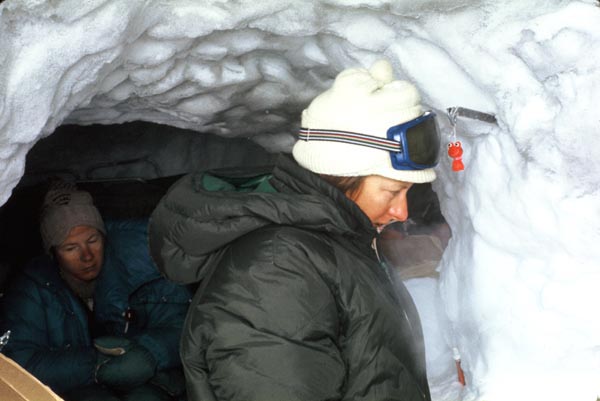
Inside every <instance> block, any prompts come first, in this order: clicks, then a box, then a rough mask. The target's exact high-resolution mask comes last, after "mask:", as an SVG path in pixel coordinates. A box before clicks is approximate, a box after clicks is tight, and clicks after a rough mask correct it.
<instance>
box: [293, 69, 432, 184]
mask: <svg viewBox="0 0 600 401" xmlns="http://www.w3.org/2000/svg"><path fill="white" fill-rule="evenodd" d="M393 79H394V77H393V69H392V65H391V64H390V63H389V61H387V60H379V61H377V62H376V63H375V64H373V66H372V67H371V68H370V69H368V70H367V69H365V68H351V69H347V70H344V71H342V72H340V73H339V74H338V76H337V77H336V79H335V81H334V83H333V85H332V87H331V88H329V89H328V90H326V91H325V92H323V93H321V94H320V95H319V96H317V97H316V98H315V99H314V100H313V101H312V102H311V103H310V105H309V106H308V107H307V108H306V109H305V110H304V111H303V112H302V123H301V124H302V127H303V128H308V129H311V128H312V129H327V130H340V131H350V132H357V133H361V134H366V135H372V136H376V137H380V138H386V137H387V130H388V128H390V127H393V126H395V125H398V124H401V123H404V122H407V121H410V120H413V119H415V118H417V117H419V116H420V115H421V114H423V111H422V108H421V104H420V101H421V98H420V96H419V93H418V91H417V89H416V88H415V86H414V85H412V84H411V83H410V82H408V81H394V80H393ZM292 152H293V155H294V159H296V161H297V162H298V164H300V165H301V166H302V167H304V168H306V169H308V170H310V171H312V172H314V173H317V174H327V175H334V176H344V177H357V176H366V175H380V176H383V177H387V178H391V179H394V180H399V181H406V182H413V183H424V182H431V181H433V180H435V178H436V175H435V171H434V170H433V168H428V169H423V170H396V169H394V168H393V167H392V163H391V160H390V155H389V152H388V151H385V150H379V149H373V148H369V147H365V146H360V145H353V144H348V143H340V142H326V141H304V140H299V141H297V142H296V143H295V144H294V148H293V151H292Z"/></svg>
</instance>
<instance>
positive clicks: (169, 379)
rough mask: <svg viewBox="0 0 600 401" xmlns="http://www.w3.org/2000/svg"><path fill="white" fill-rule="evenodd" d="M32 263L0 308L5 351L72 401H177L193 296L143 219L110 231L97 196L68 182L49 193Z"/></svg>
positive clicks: (112, 224) (113, 226)
mask: <svg viewBox="0 0 600 401" xmlns="http://www.w3.org/2000/svg"><path fill="white" fill-rule="evenodd" d="M41 233H42V239H43V242H44V246H45V248H46V250H47V251H48V254H47V255H44V256H42V257H39V258H37V259H34V260H33V261H32V262H31V263H30V264H29V265H28V266H27V267H26V269H25V270H24V271H23V272H22V274H21V275H20V276H18V277H17V278H16V280H15V281H14V282H13V283H12V285H11V287H10V290H9V291H8V292H7V294H6V295H5V297H4V299H3V302H2V312H1V313H2V314H1V315H0V316H2V328H3V330H2V332H4V331H5V330H10V332H11V333H10V338H9V341H8V343H7V345H6V346H5V347H4V349H3V352H4V353H5V354H6V355H7V356H9V357H11V358H12V359H14V360H15V361H16V362H18V363H19V364H20V365H22V366H23V367H24V368H25V369H27V370H28V371H29V372H30V373H32V374H33V375H34V376H36V377H37V378H38V379H39V380H40V381H42V382H43V383H44V384H46V385H48V386H49V387H50V388H52V389H53V390H54V391H55V392H56V393H58V394H59V395H60V396H62V397H64V398H65V399H66V400H68V401H70V400H103V401H107V400H109V401H110V400H143V401H152V400H175V399H178V398H179V397H180V396H181V395H182V394H183V390H184V388H185V385H184V384H183V380H184V379H183V375H182V373H181V370H180V369H181V360H180V358H179V353H178V344H179V339H180V335H181V327H182V326H183V320H184V318H185V313H186V311H187V308H188V306H189V300H190V294H189V291H188V290H187V289H186V288H185V287H182V286H179V285H175V284H173V283H171V282H169V281H167V280H165V279H164V278H163V277H162V276H161V275H160V273H159V271H158V270H157V269H156V266H155V265H154V264H153V262H152V259H151V258H150V255H149V253H148V249H147V222H145V221H141V220H140V221H137V220H136V221H134V220H132V221H117V222H107V224H106V225H105V224H104V222H103V220H102V218H101V217H100V214H99V213H98V210H97V209H96V208H95V207H94V205H93V203H92V199H91V196H90V195H89V194H88V193H87V192H84V191H78V190H76V189H75V188H74V187H71V186H69V185H65V184H64V183H63V184H61V185H58V186H56V187H54V188H52V189H51V190H50V191H49V192H48V193H47V195H46V197H45V201H44V209H43V212H42V219H41Z"/></svg>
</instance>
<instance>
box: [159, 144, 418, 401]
mask: <svg viewBox="0 0 600 401" xmlns="http://www.w3.org/2000/svg"><path fill="white" fill-rule="evenodd" d="M266 177H267V178H270V179H269V180H265V179H264V177H263V178H262V179H261V178H260V177H259V178H258V179H255V180H253V182H250V183H249V182H248V180H245V179H241V180H231V179H223V180H221V179H220V178H219V177H217V176H215V175H214V174H213V175H208V174H195V175H188V176H186V177H184V178H182V179H181V180H180V181H179V182H177V183H176V184H175V185H174V186H173V187H172V188H171V189H170V190H169V192H168V193H167V195H166V196H165V197H164V198H163V199H162V201H161V202H160V204H159V205H158V207H157V209H156V210H155V211H154V213H153V215H152V218H151V223H150V247H151V252H152V254H153V257H154V258H155V260H156V262H157V264H158V265H159V267H160V268H161V269H162V270H163V271H164V273H166V275H167V276H169V277H170V278H171V279H174V280H176V281H180V282H185V283H190V282H195V281H201V285H200V287H199V289H198V291H197V293H196V295H195V297H194V301H193V304H192V306H191V307H190V310H189V313H188V316H187V319H186V323H185V327H184V333H183V337H182V343H181V354H182V359H183V364H184V369H185V372H186V378H187V380H188V395H189V397H190V399H191V400H197V401H199V400H203V401H206V400H245V401H246V400H256V401H270V400H273V401H288V400H302V401H308V400H368V401H375V400H387V401H389V400H398V401H400V400H402V401H409V400H410V401H412V400H419V401H422V400H429V399H430V395H429V388H428V384H427V378H426V374H425V356H424V345H423V337H422V332H421V326H420V322H419V318H418V315H417V311H416V309H415V306H414V304H413V302H412V300H411V298H410V295H409V294H408V293H407V291H406V289H404V287H402V286H400V291H401V292H400V293H397V292H395V291H394V289H393V286H392V284H391V282H390V280H389V278H388V275H387V274H386V272H385V271H384V270H383V268H382V267H380V265H379V263H378V261H377V258H376V255H375V254H374V252H373V250H372V248H371V241H372V239H373V237H374V235H375V231H374V229H373V228H372V226H371V223H370V222H369V220H368V218H367V216H366V215H365V214H364V213H363V212H362V211H361V210H360V209H359V208H358V207H357V206H356V205H355V204H354V203H353V202H352V201H350V200H349V199H348V198H347V197H345V196H344V195H343V194H342V193H341V192H339V191H338V190H337V189H335V188H333V187H332V186H330V185H329V184H327V183H326V182H324V181H323V180H321V179H320V178H319V177H318V176H316V175H315V174H313V173H311V172H309V171H307V170H305V169H303V168H301V167H299V166H298V165H297V164H296V163H295V162H294V161H292V160H291V159H289V158H288V157H287V156H282V158H281V159H280V161H279V162H278V165H277V166H276V167H275V168H274V169H273V171H272V176H271V175H269V176H266ZM240 183H243V184H242V185H240Z"/></svg>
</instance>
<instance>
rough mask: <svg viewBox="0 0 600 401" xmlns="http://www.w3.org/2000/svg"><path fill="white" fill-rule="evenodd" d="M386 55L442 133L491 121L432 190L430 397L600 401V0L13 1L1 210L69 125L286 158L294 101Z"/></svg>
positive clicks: (2, 44) (6, 26) (1, 7)
mask: <svg viewBox="0 0 600 401" xmlns="http://www.w3.org/2000/svg"><path fill="white" fill-rule="evenodd" d="M382 57H386V58H388V59H389V60H390V61H391V62H392V64H393V66H394V69H395V72H396V75H397V77H398V78H401V79H408V80H411V81H412V82H414V83H415V84H416V85H417V86H418V87H419V89H420V90H421V93H422V97H423V103H424V104H426V105H427V106H428V107H430V108H432V109H434V110H436V111H437V112H438V114H439V115H440V123H441V125H442V128H443V129H444V135H446V134H448V137H447V138H445V139H448V141H450V140H451V139H452V138H451V137H450V136H449V134H450V132H451V130H450V126H449V124H448V121H449V120H448V119H446V118H445V110H446V108H448V107H453V106H462V107H468V108H471V109H475V110H480V111H485V112H488V113H492V114H495V115H496V118H497V120H498V124H497V125H490V124H484V123H480V122H477V121H473V120H468V119H463V120H461V121H459V124H458V130H457V138H458V139H459V140H461V142H462V143H463V147H464V148H465V155H464V157H463V160H464V162H465V165H466V169H465V171H464V172H461V173H454V172H452V171H451V169H450V162H451V160H450V159H448V158H444V159H443V160H442V161H441V163H440V165H439V167H438V176H439V180H438V181H436V183H435V184H434V189H435V190H436V192H437V193H438V196H439V198H440V201H441V204H442V209H443V212H444V215H445V217H446V219H447V220H448V222H449V224H450V226H451V227H452V231H453V238H452V240H451V242H450V244H449V246H448V248H447V249H446V252H445V254H444V258H443V260H442V263H441V265H440V267H439V270H440V281H439V284H436V291H435V296H436V303H435V305H436V306H434V307H433V308H432V309H430V310H423V311H422V314H424V316H423V319H424V320H427V319H429V318H431V316H427V314H428V313H435V314H437V315H438V316H437V318H438V319H439V321H440V322H442V323H441V328H442V330H441V332H442V334H441V338H442V339H441V340H440V341H441V342H443V343H444V344H445V347H440V349H442V351H439V350H438V349H436V348H435V347H429V348H428V364H429V368H430V376H431V383H432V390H433V394H434V399H437V400H454V399H457V398H460V399H465V400H473V399H477V400H484V399H485V400H491V401H493V400H507V399H511V400H532V399H544V400H582V401H583V400H590V401H594V400H595V399H596V398H595V397H596V396H597V395H599V394H600V380H599V377H600V319H598V311H599V310H600V301H599V299H600V297H598V296H597V295H596V292H597V290H598V287H599V285H600V246H598V244H599V243H600V190H599V185H598V184H599V183H600V118H599V117H598V105H599V104H600V7H599V6H598V2H597V1H593V0H581V1H559V0H555V1H541V0H528V1H522V0H509V1H492V0H480V1H475V0H471V1H468V0H462V1H461V0H454V1H450V0H437V1H434V0H423V1H412V0H410V1H409V0H396V1H385V0H346V1H343V0H320V1H317V0H315V1H291V0H287V1H286V0H262V1H255V0H254V1H248V0H237V1H235V0H231V1H225V0H205V1H191V0H172V1H160V0H145V1H140V0H122V1H120V0H113V1H102V0H88V1H82V0H77V1H75V0H56V1H42V0H6V1H4V2H1V3H0V205H1V204H3V203H5V202H6V200H7V199H8V198H9V197H10V195H11V191H12V189H13V188H14V187H15V186H16V185H17V183H18V182H19V180H20V178H21V177H22V175H23V172H24V164H25V157H26V155H27V152H28V151H29V150H30V149H31V147H32V146H33V145H34V144H35V143H36V142H37V141H38V140H40V139H41V138H43V137H45V136H47V135H50V134H52V132H53V131H54V130H55V129H56V128H57V127H58V126H60V125H62V124H81V125H87V124H115V123H122V122H128V121H135V120H143V121H150V122H156V123H160V124H166V125H171V126H175V127H180V128H186V129H192V130H194V131H197V132H198V133H199V135H200V134H202V133H206V132H209V133H216V134H219V135H222V136H224V137H235V136H240V137H251V138H252V139H253V140H255V141H256V142H257V143H259V144H261V145H262V146H264V147H265V148H267V149H268V150H269V151H271V152H276V151H288V150H289V149H290V147H291V144H292V143H293V140H294V136H293V134H294V132H295V130H296V129H297V127H298V122H299V114H300V111H301V110H302V108H303V107H305V106H306V105H307V103H308V102H309V101H310V100H311V99H312V98H313V97H314V96H315V95H316V94H318V93H320V92H321V91H322V90H323V89H324V88H325V87H327V86H328V85H329V84H330V83H331V79H332V78H333V77H334V76H335V75H336V74H337V73H338V72H339V71H341V70H342V69H344V68H347V67H355V66H365V67H368V66H370V65H371V64H372V63H373V62H374V61H375V60H377V59H380V58H382ZM443 142H444V143H446V142H447V141H446V140H444V141H443ZM444 146H445V145H444ZM438 301H439V302H438ZM448 347H457V348H458V349H459V350H460V353H461V355H462V364H463V367H464V369H465V373H466V376H467V386H466V387H465V388H460V387H458V388H457V384H456V382H455V376H454V371H452V368H453V366H454V365H453V362H452V361H451V359H448V358H447V352H446V351H445V350H447V349H448ZM444 358H446V359H444ZM450 358H451V357H450Z"/></svg>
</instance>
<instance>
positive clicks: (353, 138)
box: [298, 128, 402, 152]
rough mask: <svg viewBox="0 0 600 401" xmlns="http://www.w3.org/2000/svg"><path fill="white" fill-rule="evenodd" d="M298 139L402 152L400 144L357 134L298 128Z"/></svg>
mask: <svg viewBox="0 0 600 401" xmlns="http://www.w3.org/2000/svg"><path fill="white" fill-rule="evenodd" d="M298 139H300V140H302V141H307V142H308V141H326V142H342V143H348V144H351V145H360V146H367V147H369V148H375V149H380V150H386V151H388V152H402V144H401V143H400V142H396V141H392V140H389V139H384V138H380V137H377V136H372V135H366V134H359V133H357V132H349V131H338V130H327V129H313V128H300V133H299V135H298Z"/></svg>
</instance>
